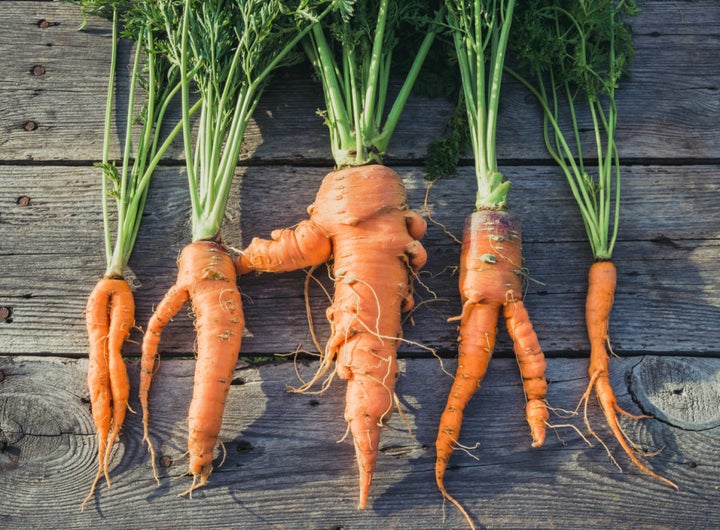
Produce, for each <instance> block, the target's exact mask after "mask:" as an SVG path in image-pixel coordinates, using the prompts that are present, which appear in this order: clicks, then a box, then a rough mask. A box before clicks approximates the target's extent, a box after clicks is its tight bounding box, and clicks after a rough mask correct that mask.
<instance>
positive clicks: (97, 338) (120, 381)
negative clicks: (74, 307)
mask: <svg viewBox="0 0 720 530" xmlns="http://www.w3.org/2000/svg"><path fill="white" fill-rule="evenodd" d="M85 324H86V327H87V332H88V338H89V340H90V349H89V354H88V375H87V382H88V388H89V390H90V404H91V408H92V416H93V422H94V423H95V430H96V432H97V437H98V471H97V475H96V476H95V480H94V481H93V483H92V486H91V488H90V493H89V494H88V496H87V497H86V498H85V500H84V501H83V503H82V505H81V508H84V506H85V504H86V503H87V502H88V500H90V498H91V497H92V496H93V494H94V493H95V488H96V486H97V484H98V482H99V480H100V477H102V475H103V474H104V475H105V480H106V481H107V483H108V486H110V473H109V464H110V454H111V452H112V447H113V444H114V443H115V440H116V439H117V437H118V435H119V434H120V428H121V427H122V426H123V423H124V422H125V413H126V412H127V408H128V398H129V396H130V380H129V378H128V374H127V369H126V367H125V362H124V361H123V358H122V346H123V344H124V343H125V341H126V340H127V338H128V336H129V335H130V331H131V330H132V328H133V326H134V325H135V301H134V299H133V294H132V291H131V290H130V286H129V285H128V283H127V282H126V281H125V280H124V279H122V278H109V277H105V278H102V279H101V280H100V281H99V282H98V283H97V284H96V285H95V288H94V289H93V290H92V292H91V293H90V296H89V298H88V301H87V306H86V309H85Z"/></svg>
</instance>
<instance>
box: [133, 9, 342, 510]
mask: <svg viewBox="0 0 720 530" xmlns="http://www.w3.org/2000/svg"><path fill="white" fill-rule="evenodd" d="M336 7H337V5H336V4H335V2H333V3H329V2H327V0H310V1H308V2H302V3H301V5H298V6H295V8H293V7H292V6H289V5H284V4H283V5H281V4H280V3H278V2H267V0H247V1H243V2H204V1H202V0H183V1H176V2H160V3H157V4H156V5H155V6H154V9H153V10H151V12H150V13H149V16H151V17H153V18H157V19H158V20H155V21H156V22H157V23H158V25H159V26H160V27H163V28H167V30H168V31H170V32H171V33H172V34H171V35H170V36H169V37H168V42H167V50H168V54H169V57H170V60H171V61H173V63H174V66H175V67H176V68H177V70H179V72H180V81H181V101H182V130H183V143H184V148H185V149H184V151H185V152H184V154H185V162H186V163H185V169H186V172H187V178H188V188H189V195H190V206H191V227H192V242H191V243H189V244H188V245H186V246H185V248H184V249H183V250H182V252H181V253H180V257H179V258H178V275H177V280H176V282H175V284H174V285H173V286H172V287H171V288H170V289H169V290H168V292H167V293H166V295H165V297H164V298H163V300H162V301H161V302H160V303H159V304H158V306H157V307H156V309H155V312H154V313H153V315H152V317H151V318H150V321H149V322H148V326H147V330H146V333H145V336H144V339H143V345H142V358H141V373H140V391H139V394H140V404H141V407H142V411H143V432H144V436H143V441H144V442H146V443H147V444H148V450H149V452H150V455H151V458H152V467H153V473H154V476H155V478H156V480H158V482H159V478H158V475H157V469H156V461H155V460H156V459H155V449H154V447H153V444H152V441H151V439H150V433H149V390H150V384H151V381H152V378H153V375H154V372H155V368H156V359H157V358H158V347H159V342H160V336H161V333H162V330H163V328H164V327H165V326H166V325H167V324H168V323H169V322H170V320H171V319H172V317H173V316H174V315H175V314H176V313H177V312H178V311H179V310H180V308H181V307H182V306H183V305H184V304H185V303H186V302H187V301H188V300H189V301H190V302H191V304H192V309H193V312H194V314H195V331H196V348H197V362H196V366H195V386H194V389H193V397H192V401H191V403H190V408H189V411H188V455H189V470H188V473H189V474H191V475H192V477H193V479H192V483H191V485H190V487H189V488H188V489H187V490H185V491H184V492H183V493H181V495H188V496H192V492H193V491H194V490H196V489H197V488H199V487H201V486H204V485H206V484H207V482H208V479H209V477H210V474H211V473H212V469H213V466H212V461H213V450H214V448H215V445H216V444H217V442H218V435H219V432H220V428H221V425H222V416H223V412H224V409H225V400H226V397H227V394H228V391H229V388H230V383H231V381H232V375H233V371H234V368H235V365H236V363H237V358H238V355H239V352H240V346H241V339H242V332H243V329H244V317H243V311H242V302H241V298H240V292H239V290H238V287H237V285H236V273H235V265H234V263H233V259H232V257H231V256H230V254H229V253H228V251H227V249H226V247H225V246H224V245H223V243H222V238H221V227H222V222H223V218H224V216H225V211H226V210H227V203H228V198H229V195H230V189H231V185H232V182H233V178H234V176H235V172H236V169H237V164H238V161H239V153H240V149H241V146H242V142H243V138H244V134H245V130H246V128H247V125H248V123H249V122H250V120H251V118H252V115H253V111H254V109H255V107H256V105H257V103H258V101H259V99H260V97H261V95H262V92H263V89H264V87H265V86H266V85H267V80H268V78H269V76H270V74H271V73H272V72H273V71H274V70H275V69H276V68H277V67H279V66H281V65H288V64H293V63H294V62H296V61H297V60H298V59H297V56H296V54H292V53H291V52H292V50H293V49H294V48H295V47H296V45H297V44H298V43H299V41H300V40H301V39H302V37H303V36H304V35H306V34H307V33H308V32H309V31H310V30H311V28H312V27H313V26H314V25H315V24H316V23H317V22H318V21H319V20H321V19H322V18H323V17H324V16H325V15H326V14H327V13H329V12H330V11H332V10H333V9H335V8H336ZM208 58H212V60H208ZM191 86H192V87H194V88H195V89H197V91H198V98H197V102H196V103H195V104H194V105H193V106H191V104H190V89H191ZM198 109H199V113H198V115H197V122H198V123H197V126H194V125H195V124H194V123H193V120H191V118H193V116H194V115H195V111H196V110H198ZM193 134H195V135H196V137H195V138H193Z"/></svg>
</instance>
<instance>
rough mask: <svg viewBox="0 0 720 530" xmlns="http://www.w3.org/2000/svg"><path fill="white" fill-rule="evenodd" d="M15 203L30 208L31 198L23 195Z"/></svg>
mask: <svg viewBox="0 0 720 530" xmlns="http://www.w3.org/2000/svg"><path fill="white" fill-rule="evenodd" d="M15 202H16V204H17V205H18V206H30V197H28V196H27V195H21V196H20V197H18V198H17V201H15Z"/></svg>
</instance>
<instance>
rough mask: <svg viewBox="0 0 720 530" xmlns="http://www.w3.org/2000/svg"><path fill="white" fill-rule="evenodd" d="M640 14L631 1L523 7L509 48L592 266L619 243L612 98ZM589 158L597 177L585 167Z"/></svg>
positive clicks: (535, 3) (600, 0) (625, 65)
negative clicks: (576, 213) (537, 108)
mask: <svg viewBox="0 0 720 530" xmlns="http://www.w3.org/2000/svg"><path fill="white" fill-rule="evenodd" d="M638 12H639V10H638V8H637V5H636V2H635V1H634V0H623V1H621V2H617V1H615V0H583V1H570V0H566V1H561V0H556V1H551V2H548V1H539V0H531V1H529V2H526V3H524V5H523V6H522V8H521V9H520V12H519V16H520V18H519V22H518V38H517V39H516V40H515V43H516V45H515V46H514V48H513V55H514V57H515V58H516V59H517V60H518V62H519V68H520V70H514V69H509V71H510V72H511V73H512V74H513V75H514V77H516V78H517V79H519V80H520V81H521V82H522V83H523V84H524V85H525V86H526V87H527V88H528V90H530V91H531V92H532V93H533V95H535V97H536V98H537V100H538V102H539V104H540V105H541V107H542V109H543V136H544V139H545V145H546V147H547V150H548V152H549V153H550V155H551V156H552V157H553V159H554V160H555V161H556V162H557V164H558V165H559V166H560V168H561V169H562V171H563V173H564V174H565V176H566V177H567V180H568V184H569V185H570V189H571V190H572V194H573V196H574V198H575V200H576V201H577V203H578V206H579V208H580V213H581V215H582V219H583V222H584V225H585V230H586V232H587V236H588V240H589V242H590V245H591V248H592V252H593V256H594V257H595V258H596V259H610V257H611V256H612V252H613V248H614V246H615V241H616V240H617V233H618V220H619V206H620V166H619V155H618V150H617V144H616V138H615V130H616V128H617V122H618V109H617V104H616V101H615V91H616V89H617V87H618V84H619V81H620V78H621V77H623V76H624V75H626V74H627V73H628V67H629V64H630V61H631V59H632V57H633V49H632V40H631V35H630V28H629V26H628V24H627V22H626V17H628V16H632V15H635V14H637V13H638ZM583 116H587V117H588V118H589V123H590V126H591V133H592V134H591V137H589V138H588V137H587V136H584V135H583V132H582V129H583V123H584V122H582V117H583ZM587 144H590V146H589V147H587V148H586V146H587ZM591 158H595V160H596V164H597V170H596V174H593V173H592V172H591V171H590V169H589V168H588V167H587V166H588V164H587V161H588V159H591Z"/></svg>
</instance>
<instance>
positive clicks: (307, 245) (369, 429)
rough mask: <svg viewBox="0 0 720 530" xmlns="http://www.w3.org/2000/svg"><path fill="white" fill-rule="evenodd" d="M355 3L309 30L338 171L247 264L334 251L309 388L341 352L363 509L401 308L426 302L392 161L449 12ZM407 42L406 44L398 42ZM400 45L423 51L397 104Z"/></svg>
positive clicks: (414, 229)
mask: <svg viewBox="0 0 720 530" xmlns="http://www.w3.org/2000/svg"><path fill="white" fill-rule="evenodd" d="M348 7H352V9H347V10H345V11H342V10H340V11H338V12H335V13H333V15H332V16H330V17H328V18H327V19H326V20H324V21H323V22H321V23H320V24H316V25H315V26H313V28H312V30H311V31H310V32H309V34H308V35H307V37H306V38H305V39H304V40H303V45H304V49H305V52H306V54H307V56H308V58H309V59H310V62H311V64H312V66H313V68H314V69H315V72H316V74H317V77H318V79H319V80H320V82H321V84H322V89H323V93H324V96H325V104H326V107H327V108H326V110H325V111H323V113H322V115H323V116H324V118H325V120H324V121H325V125H327V126H328V128H329V130H330V135H329V136H330V148H331V151H332V155H333V159H334V161H335V168H336V169H337V171H334V172H332V173H329V174H328V175H327V176H326V177H325V178H324V179H323V182H322V184H321V186H320V189H319V190H318V192H317V196H316V198H315V201H314V203H313V205H312V206H310V208H309V209H308V213H309V214H310V218H309V219H308V220H306V221H303V222H301V223H300V224H299V225H298V227H297V228H296V229H295V230H294V231H288V230H276V231H275V232H273V233H272V240H261V239H254V240H253V241H252V242H251V244H250V245H249V246H248V247H247V248H246V249H245V251H244V252H243V253H242V255H241V256H240V257H239V258H238V260H237V267H238V272H239V273H241V274H242V273H246V272H249V271H252V270H258V271H274V272H280V271H289V270H294V269H298V268H303V267H309V266H315V265H319V264H321V263H324V262H325V261H327V260H328V259H329V258H330V257H331V256H332V258H333V274H334V279H335V293H334V297H333V302H332V304H331V306H330V307H329V308H328V310H327V318H328V320H329V321H330V323H331V335H330V338H329V340H328V342H327V345H326V346H325V351H324V352H323V354H322V355H321V361H320V368H319V370H318V372H317V374H316V375H315V377H314V378H312V380H311V381H309V382H308V383H306V384H304V385H302V386H301V387H300V389H299V390H306V389H308V388H309V387H310V386H312V385H313V384H314V383H315V382H316V381H318V380H319V379H320V378H321V377H322V376H323V375H324V374H326V373H327V372H328V371H329V370H330V368H331V366H332V363H333V361H335V369H334V370H333V372H332V373H337V374H338V375H339V376H340V377H341V378H342V379H346V380H347V381H348V383H347V393H346V405H345V419H346V420H347V422H348V424H349V430H350V432H351V433H352V435H353V442H354V445H355V454H356V457H357V458H356V459H357V464H358V468H359V484H360V493H359V502H358V506H359V508H361V509H362V508H365V507H366V506H367V501H368V497H369V491H370V485H371V482H372V477H373V473H374V470H375V464H376V460H377V453H378V447H379V442H380V431H381V429H380V428H381V426H382V425H383V423H384V422H386V421H387V420H388V418H389V417H390V415H391V413H392V411H393V402H394V399H393V398H394V387H395V379H396V378H397V375H398V368H397V360H396V350H397V346H398V343H399V341H400V340H401V337H402V328H401V324H400V313H401V311H408V310H410V309H411V308H412V307H413V305H414V302H413V298H412V292H411V287H410V285H411V277H410V276H411V274H413V273H414V271H416V270H418V269H419V268H420V267H422V266H423V265H424V263H425V261H426V258H427V255H426V252H425V249H424V248H423V247H422V245H421V244H420V243H419V241H418V239H419V238H421V237H422V236H423V234H424V233H425V229H426V223H425V221H424V220H423V219H422V217H420V216H419V215H418V214H416V213H415V212H412V211H411V210H409V209H408V205H407V197H406V191H405V187H404V185H403V183H402V180H401V179H400V177H399V175H398V174H397V173H395V172H394V171H392V170H391V169H389V168H387V167H385V166H384V165H382V160H383V157H384V156H385V153H386V151H387V147H388V145H389V142H390V138H391V137H392V134H393V132H394V130H395V127H396V125H397V123H398V120H399V118H400V115H401V113H402V110H403V108H404V106H405V103H406V102H407V100H408V97H409V96H410V92H411V90H412V87H413V85H414V83H415V81H416V80H417V78H418V74H419V72H420V68H421V67H422V64H423V62H424V60H425V58H426V56H427V54H428V52H429V50H430V48H431V45H432V43H433V40H434V38H435V35H436V33H437V31H438V27H437V24H436V22H439V21H440V20H439V19H440V15H439V14H435V15H434V18H435V20H432V19H431V18H432V17H431V13H430V6H429V5H426V4H425V3H423V2H411V3H407V5H406V3H403V2H399V1H397V0H377V1H370V2H357V3H354V5H353V6H348ZM351 14H352V16H350V15H351ZM418 22H421V23H422V25H423V26H425V27H424V28H423V29H424V31H423V33H422V34H421V35H422V41H421V42H420V43H419V44H417V43H415V42H413V39H411V38H407V35H405V34H404V32H401V31H399V28H402V24H415V25H417V24H418ZM369 28H371V30H370V31H368V29H369ZM401 33H403V35H402V36H401ZM399 43H402V45H403V46H405V47H406V49H405V50H402V51H400V50H395V47H396V46H397V45H398V44H399ZM416 44H417V48H415V46H416ZM409 48H413V52H409ZM393 51H395V52H397V55H395V57H397V56H402V55H405V56H411V57H412V56H414V60H413V62H412V64H411V65H410V68H409V69H408V71H407V72H405V80H404V82H403V84H402V86H401V87H400V90H399V91H398V92H397V95H396V97H395V100H394V101H393V103H392V104H391V105H387V103H388V94H389V87H390V80H391V72H392V71H393V69H392V58H393ZM410 53H413V55H409V54H410ZM386 108H388V109H390V110H389V111H388V112H387V114H385V109H386ZM326 381H327V382H329V381H330V378H328V379H327V380H326ZM324 388H326V386H323V389H324Z"/></svg>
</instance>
